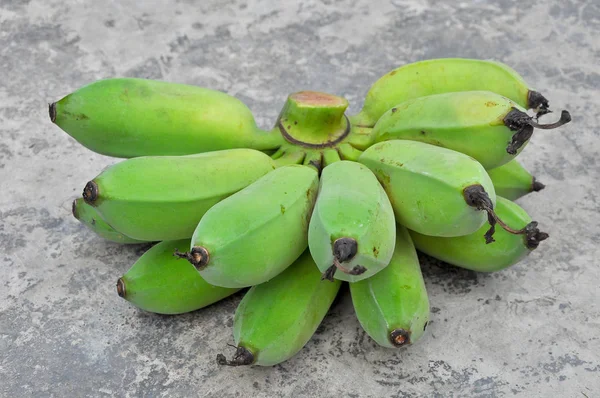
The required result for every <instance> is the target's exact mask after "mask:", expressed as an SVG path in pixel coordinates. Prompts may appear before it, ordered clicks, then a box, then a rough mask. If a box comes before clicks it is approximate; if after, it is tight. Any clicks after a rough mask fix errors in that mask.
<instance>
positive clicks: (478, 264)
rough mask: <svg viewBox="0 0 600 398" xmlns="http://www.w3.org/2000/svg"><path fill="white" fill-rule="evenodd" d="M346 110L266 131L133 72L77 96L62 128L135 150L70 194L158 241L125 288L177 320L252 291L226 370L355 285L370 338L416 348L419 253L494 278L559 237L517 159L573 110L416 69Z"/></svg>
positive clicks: (312, 100)
mask: <svg viewBox="0 0 600 398" xmlns="http://www.w3.org/2000/svg"><path fill="white" fill-rule="evenodd" d="M347 107H348V102H347V101H346V100H345V99H344V98H341V97H337V96H334V95H330V94H326V93H319V92H312V91H303V92H299V93H294V94H292V95H290V96H289V97H288V98H287V102H286V103H285V106H284V107H283V109H282V111H281V113H280V114H279V117H278V119H277V122H276V124H275V126H274V128H273V129H271V130H270V131H263V130H261V129H259V128H258V127H257V125H256V123H255V120H254V117H253V116H252V114H251V112H250V110H249V109H248V108H247V107H246V106H245V105H244V104H243V103H242V102H240V101H239V100H237V99H236V98H234V97H231V96H229V95H227V94H224V93H222V92H218V91H213V90H209V89H205V88H200V87H194V86H188V85H181V84H173V83H166V82H159V81H152V80H143V79H131V78H123V79H107V80H100V81H97V82H95V83H92V84H89V85H87V86H84V87H82V88H80V89H79V90H77V91H75V92H73V93H72V94H70V95H68V96H66V97H64V98H62V99H61V100H60V101H58V102H56V103H53V104H51V105H50V118H51V120H52V122H53V123H55V124H56V125H57V126H59V127H60V128H61V129H62V130H64V131H65V132H66V133H68V134H69V135H70V136H72V137H73V138H75V139H76V140H77V141H78V142H80V143H81V144H83V145H84V146H86V147H87V148H89V149H91V150H93V151H95V152H98V153H100V154H104V155H108V156H114V157H123V158H129V159H127V160H124V161H122V162H119V163H117V164H114V165H113V166H111V167H109V168H107V169H105V170H104V171H102V172H101V173H100V174H99V175H98V176H97V177H96V178H94V179H93V180H91V181H89V182H88V183H87V184H86V186H85V188H84V190H83V197H82V198H78V199H75V201H74V202H73V215H74V216H75V217H76V218H77V219H79V220H80V221H81V222H82V223H83V224H85V225H86V226H87V227H89V228H90V229H91V230H93V231H95V232H96V233H97V234H98V235H100V236H101V237H103V238H106V239H108V240H111V241H115V242H120V243H124V244H128V243H140V242H160V243H157V244H156V245H154V246H153V247H152V248H151V249H149V250H148V251H147V252H146V253H145V254H143V255H142V256H141V258H140V259H139V260H138V261H137V262H136V263H135V264H133V266H132V267H131V269H130V270H129V271H128V272H127V273H126V274H125V275H123V276H122V277H121V278H119V279H118V283H117V292H118V294H119V296H121V297H123V298H124V299H126V300H128V301H129V302H130V303H132V304H133V305H135V306H137V307H139V308H140V309H142V310H145V311H150V312H155V313H161V314H180V313H185V312H188V311H194V310H197V309H199V308H202V307H205V306H207V305H210V304H212V303H215V302H217V301H219V300H221V299H223V298H225V297H227V296H229V295H231V294H233V293H235V292H237V291H239V290H241V289H244V288H248V287H249V288H250V289H249V290H248V291H247V292H246V294H245V296H244V298H243V299H242V301H241V302H240V304H239V307H238V308H237V310H236V312H235V317H234V325H233V336H234V340H235V343H236V345H237V350H236V352H235V355H234V356H233V358H232V359H229V360H228V359H226V358H225V356H223V355H221V354H220V355H218V357H217V360H218V362H219V363H220V364H224V365H250V364H256V365H264V366H268V365H274V364H277V363H281V362H282V361H285V360H287V359H289V358H290V357H292V356H293V355H295V354H296V353H297V352H298V351H299V350H300V349H301V348H302V347H303V346H304V345H305V344H306V343H307V342H308V340H309V339H310V338H311V336H312V335H313V333H314V332H315V330H316V329H317V327H318V325H319V324H320V323H321V321H322V320H323V318H324V317H325V315H326V313H327V311H328V309H329V307H330V305H331V303H332V302H333V300H334V298H335V297H336V294H337V293H338V291H339V289H340V286H341V283H342V282H344V281H345V282H348V283H349V288H350V293H351V297H352V302H353V305H354V308H355V310H356V316H357V318H358V321H359V323H360V325H362V327H363V329H364V330H365V331H366V333H367V334H368V335H369V336H370V337H371V338H372V339H373V340H374V341H376V342H377V343H378V344H380V345H382V346H385V347H402V346H407V345H410V344H412V343H415V342H416V341H418V340H419V339H420V338H421V336H422V335H423V333H424V330H425V328H426V326H427V322H428V320H429V299H428V295H427V291H426V288H425V283H424V281H423V276H422V273H421V269H420V266H419V261H418V257H417V252H416V250H417V249H418V250H420V251H421V252H423V253H426V254H428V255H431V256H433V257H435V258H438V259H440V260H443V261H445V262H447V263H449V264H453V265H455V266H458V267H463V268H467V269H470V270H475V271H482V272H492V271H498V270H501V269H504V268H506V267H509V266H511V265H513V264H515V263H517V262H518V261H520V260H521V259H522V258H524V257H525V256H527V255H528V254H529V253H531V251H532V250H534V249H535V248H537V247H538V245H539V244H540V242H541V241H543V240H544V239H546V238H548V235H547V234H545V233H543V232H540V230H539V229H538V227H537V223H536V222H535V221H532V219H531V218H530V216H529V215H528V214H527V213H526V212H525V210H523V209H522V208H521V207H520V206H519V205H517V204H516V203H514V202H513V200H515V199H517V198H519V197H521V196H523V195H525V194H527V193H529V192H532V191H539V190H540V189H542V188H543V187H544V185H542V184H541V183H539V182H538V181H536V180H535V178H533V177H532V176H531V174H529V173H528V172H527V170H525V169H524V168H523V167H522V166H521V165H520V164H519V163H518V162H517V160H515V157H516V156H517V155H518V154H519V153H520V152H521V151H522V150H523V148H524V147H525V145H526V144H527V143H528V142H529V140H530V138H531V136H532V133H533V130H534V128H542V129H551V128H556V127H559V126H561V125H563V124H565V123H567V122H569V121H570V115H569V113H568V112H567V111H562V113H561V116H560V119H559V120H558V121H557V122H555V123H552V124H540V123H539V118H540V117H541V116H543V115H545V114H547V113H550V110H549V105H548V101H547V100H546V98H544V97H543V96H542V95H541V94H540V93H538V92H536V91H533V90H531V89H530V88H529V86H528V85H527V84H526V83H525V82H524V80H523V79H522V78H521V77H520V76H519V75H518V74H517V72H515V71H514V70H513V69H511V68H509V67H508V66H506V65H504V64H501V63H498V62H492V61H483V60H474V59H461V58H451V59H433V60H427V61H422V62H416V63H412V64H408V65H405V66H402V67H400V68H398V69H395V70H393V71H391V72H389V73H388V74H386V75H385V76H383V77H382V78H380V79H379V80H378V81H376V82H375V83H374V84H373V86H372V87H371V88H370V90H369V92H368V94H367V97H366V99H365V102H364V107H363V108H362V110H361V111H360V112H359V113H358V114H356V115H354V116H352V117H347V116H346V115H345V111H346V109H347ZM529 110H532V115H531V116H530V115H529V114H528V111H529ZM498 227H499V228H498Z"/></svg>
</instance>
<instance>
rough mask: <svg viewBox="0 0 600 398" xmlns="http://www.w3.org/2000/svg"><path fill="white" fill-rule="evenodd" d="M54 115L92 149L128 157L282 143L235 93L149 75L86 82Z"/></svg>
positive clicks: (60, 103)
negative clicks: (258, 121) (148, 77)
mask: <svg viewBox="0 0 600 398" xmlns="http://www.w3.org/2000/svg"><path fill="white" fill-rule="evenodd" d="M50 120H51V121H52V122H53V123H55V124H56V125H57V126H58V127H60V128H61V129H62V130H64V131H65V132H66V133H67V134H69V135H70V136H71V137H73V138H74V139H75V140H77V141H78V142H79V143H81V144H82V145H84V146H85V147H87V148H89V149H91V150H92V151H94V152H97V153H100V154H103V155H109V156H115V157H125V158H128V157H136V156H152V155H187V154H193V153H200V152H209V151H218V150H223V149H232V148H253V149H259V150H269V149H273V148H276V147H278V146H279V145H280V144H281V143H282V142H283V138H282V137H281V135H280V134H279V131H277V130H273V131H271V132H267V131H262V130H260V129H259V128H258V127H257V126H256V122H255V120H254V117H253V116H252V113H251V111H250V109H248V107H247V106H246V105H245V104H244V103H242V102H241V101H240V100H238V99H237V98H235V97H232V96H229V95H227V94H225V93H222V92H220V91H215V90H210V89H206V88H202V87H197V86H191V85H184V84H176V83H167V82H162V81H156V80H146V79H134V78H116V79H104V80H99V81H96V82H94V83H91V84H88V85H86V86H84V87H81V88H80V89H78V90H77V91H75V92H73V93H71V94H69V95H67V96H66V97H64V98H62V99H61V100H59V101H58V102H55V103H53V104H51V105H50Z"/></svg>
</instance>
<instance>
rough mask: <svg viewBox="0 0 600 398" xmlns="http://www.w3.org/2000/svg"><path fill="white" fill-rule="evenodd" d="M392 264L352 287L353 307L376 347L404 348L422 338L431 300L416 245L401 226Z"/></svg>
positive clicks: (353, 284)
mask: <svg viewBox="0 0 600 398" xmlns="http://www.w3.org/2000/svg"><path fill="white" fill-rule="evenodd" d="M396 236H397V237H396V247H395V249H394V255H393V256H392V260H391V261H390V264H389V265H388V266H387V267H386V268H385V269H384V270H382V271H381V272H379V273H377V274H376V275H373V276H372V277H370V278H369V279H365V280H363V281H360V282H356V283H351V284H350V294H351V295H352V304H353V305H354V310H355V311H356V316H357V318H358V320H359V322H360V324H361V326H362V328H363V329H364V330H365V331H366V332H367V334H368V335H369V336H371V338H372V339H373V340H375V341H376V342H377V344H379V345H381V346H384V347H390V348H394V347H403V346H406V345H409V344H413V343H415V342H416V341H417V340H419V339H420V338H421V336H422V335H423V332H424V331H425V328H426V326H427V322H428V321H429V299H428V297H427V290H426V288H425V282H424V281H423V275H422V273H421V267H420V266H419V259H418V257H417V252H416V250H415V246H414V245H413V243H412V240H411V239H410V235H409V234H408V231H407V230H406V228H404V227H403V226H401V225H398V232H397V233H396Z"/></svg>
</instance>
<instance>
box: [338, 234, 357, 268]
mask: <svg viewBox="0 0 600 398" xmlns="http://www.w3.org/2000/svg"><path fill="white" fill-rule="evenodd" d="M357 251H358V243H357V242H356V240H355V239H352V238H339V239H336V241H335V242H333V255H334V257H335V258H336V259H337V260H338V261H339V262H340V263H343V262H346V261H350V260H352V258H354V256H356V252H357Z"/></svg>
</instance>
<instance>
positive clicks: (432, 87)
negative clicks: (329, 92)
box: [350, 58, 548, 127]
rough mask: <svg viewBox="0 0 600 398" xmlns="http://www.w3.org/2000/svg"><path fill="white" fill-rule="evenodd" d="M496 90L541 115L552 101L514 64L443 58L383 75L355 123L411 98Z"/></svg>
mask: <svg viewBox="0 0 600 398" xmlns="http://www.w3.org/2000/svg"><path fill="white" fill-rule="evenodd" d="M479 90H483V91H492V92H495V93H498V94H500V95H502V96H504V97H507V98H510V99H511V100H512V101H514V102H516V103H517V104H519V105H520V106H521V107H523V108H526V109H535V110H536V111H537V112H538V116H539V115H543V114H545V113H548V100H547V99H546V98H544V96H542V95H541V94H540V93H538V92H537V91H534V90H532V89H531V88H530V87H529V86H528V85H527V83H526V82H525V81H524V80H523V78H522V77H521V76H520V75H519V74H518V73H517V72H516V71H515V70H514V69H512V68H511V67H509V66H507V65H505V64H503V63H500V62H495V61H484V60H478V59H466V58H439V59H430V60H426V61H420V62H414V63H410V64H406V65H404V66H401V67H399V68H397V69H394V70H393V71H391V72H389V73H387V74H386V75H384V76H382V77H381V78H380V79H379V80H377V81H376V82H375V83H374V84H373V85H372V86H371V88H370V89H369V91H368V93H367V96H366V98H365V103H364V105H363V108H362V110H361V111H360V113H358V114H357V115H354V116H353V117H351V118H350V120H351V121H352V124H354V125H358V126H363V127H372V126H374V125H375V123H376V122H377V120H378V119H379V118H380V117H381V115H383V114H384V113H385V112H386V111H387V110H389V109H391V108H392V107H394V106H396V105H398V104H400V103H401V102H404V101H406V100H409V99H413V98H418V97H424V96H427V95H432V94H442V93H451V92H457V91H479Z"/></svg>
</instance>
